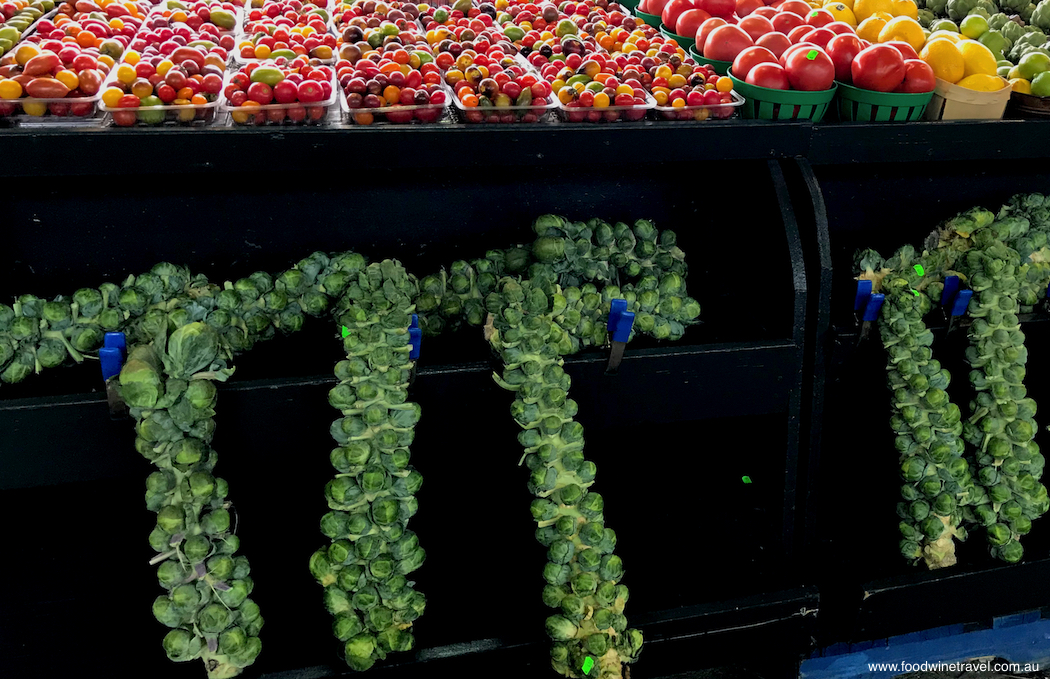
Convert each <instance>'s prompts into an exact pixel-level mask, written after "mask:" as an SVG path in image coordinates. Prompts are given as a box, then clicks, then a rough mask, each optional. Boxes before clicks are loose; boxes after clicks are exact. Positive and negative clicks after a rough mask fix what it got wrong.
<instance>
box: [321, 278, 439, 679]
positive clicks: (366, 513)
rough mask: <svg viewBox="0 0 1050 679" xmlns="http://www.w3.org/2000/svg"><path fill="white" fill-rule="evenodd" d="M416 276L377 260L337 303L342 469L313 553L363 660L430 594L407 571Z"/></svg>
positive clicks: (416, 411)
mask: <svg viewBox="0 0 1050 679" xmlns="http://www.w3.org/2000/svg"><path fill="white" fill-rule="evenodd" d="M418 294H419V285H418V283H417V282H416V280H415V279H414V278H412V277H410V276H408V275H407V274H406V273H405V270H404V269H403V268H402V267H401V265H400V264H398V263H397V262H394V261H391V260H387V261H384V262H381V263H378V262H377V263H373V264H371V265H369V266H368V267H367V268H365V269H363V270H361V271H360V272H359V274H358V275H356V276H353V277H352V278H351V281H350V282H349V284H348V285H347V287H346V290H345V293H344V295H343V297H342V298H341V299H340V300H339V302H338V305H337V306H336V309H335V315H336V319H337V321H338V322H339V324H340V326H341V327H342V328H343V329H344V330H343V332H344V333H345V336H344V337H343V348H344V349H345V350H346V360H343V361H340V362H339V363H338V364H337V365H336V368H335V372H336V376H337V377H338V378H339V384H338V385H337V386H336V387H335V388H333V389H332V390H331V391H330V392H329V395H328V400H329V403H330V404H331V405H332V406H333V407H334V408H336V409H337V410H340V411H341V412H342V417H340V418H339V419H337V420H336V421H335V422H333V423H332V427H331V433H332V437H333V438H334V439H335V441H336V443H337V444H338V447H336V448H335V449H334V450H333V451H332V453H331V457H330V459H331V462H332V466H333V467H335V469H336V471H337V472H338V474H337V475H336V477H335V478H334V479H333V480H332V481H330V482H329V483H328V485H327V486H326V487H325V497H326V499H327V501H328V506H329V508H330V509H331V511H330V512H328V513H327V514H325V515H324V517H323V518H322V519H321V532H322V533H324V534H325V535H326V536H327V537H328V538H329V539H330V540H331V541H332V542H331V544H330V545H328V546H327V547H325V548H322V549H320V550H318V551H317V552H315V553H314V554H313V556H312V557H311V558H310V572H311V573H312V574H313V576H314V577H315V578H316V579H317V581H318V582H319V583H320V584H321V586H322V587H324V602H325V606H326V608H327V609H328V611H329V613H331V614H332V615H333V616H334V621H333V624H332V631H333V633H334V635H335V636H336V638H337V639H339V641H340V642H342V643H343V644H344V655H345V659H346V662H347V664H348V665H349V666H350V667H351V668H352V669H354V670H359V671H360V670H366V669H368V668H370V667H371V666H372V665H373V664H375V662H376V661H377V660H381V659H383V658H385V657H386V655H387V654H388V653H392V652H395V651H408V650H411V648H412V647H413V645H414V643H415V640H414V637H413V635H412V634H411V632H410V631H409V630H410V629H411V627H412V624H413V622H414V621H415V620H416V618H418V617H419V616H420V615H422V613H423V610H424V608H425V606H426V599H425V598H424V596H423V595H422V594H421V593H420V592H417V591H416V590H415V589H414V588H413V585H414V583H413V582H412V581H410V580H408V579H407V578H406V576H407V575H409V574H410V573H412V572H413V571H415V570H416V569H417V568H419V567H420V566H421V565H422V564H423V561H424V559H425V558H426V552H424V551H423V548H422V547H420V546H419V540H418V538H417V537H416V535H415V534H414V533H412V532H411V531H409V530H408V519H409V518H410V517H411V516H412V515H413V514H415V512H416V508H417V503H416V499H415V497H414V495H415V493H416V492H417V491H418V490H419V488H420V486H421V484H422V482H423V478H422V476H421V475H420V474H419V472H417V471H416V470H415V469H414V468H413V467H412V466H410V465H409V464H408V463H409V446H410V445H411V443H412V439H413V436H414V432H415V424H416V422H418V421H419V416H420V408H419V406H418V405H417V404H415V403H410V402H408V400H407V397H408V383H409V379H410V372H411V367H412V365H411V362H410V361H409V357H408V356H409V351H410V349H411V346H410V344H409V331H408V327H409V322H410V316H411V313H412V311H413V310H414V306H413V299H414V298H415V297H416V296H417V295H418Z"/></svg>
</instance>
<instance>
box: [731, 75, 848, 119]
mask: <svg viewBox="0 0 1050 679" xmlns="http://www.w3.org/2000/svg"><path fill="white" fill-rule="evenodd" d="M729 77H730V78H732V79H733V89H734V90H736V91H737V92H739V93H740V94H741V95H742V96H743V97H744V106H743V107H742V108H741V111H740V112H741V114H742V115H743V116H744V117H745V118H757V119H759V120H812V121H813V122H815V123H819V122H820V119H821V118H823V117H824V114H825V113H827V111H828V107H829V106H830V105H831V100H832V99H834V98H835V90H836V89H837V87H836V86H835V85H832V87H831V89H830V90H822V91H820V92H800V91H798V90H774V89H770V88H768V87H758V86H756V85H749V84H747V83H746V82H744V81H743V80H740V79H739V78H737V77H736V76H734V75H733V74H732V73H730V74H729Z"/></svg>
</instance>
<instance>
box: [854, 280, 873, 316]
mask: <svg viewBox="0 0 1050 679" xmlns="http://www.w3.org/2000/svg"><path fill="white" fill-rule="evenodd" d="M869 299H871V281H867V280H865V281H857V296H856V297H854V298H853V310H854V311H860V310H861V309H863V308H864V307H865V306H867V304H868V300H869Z"/></svg>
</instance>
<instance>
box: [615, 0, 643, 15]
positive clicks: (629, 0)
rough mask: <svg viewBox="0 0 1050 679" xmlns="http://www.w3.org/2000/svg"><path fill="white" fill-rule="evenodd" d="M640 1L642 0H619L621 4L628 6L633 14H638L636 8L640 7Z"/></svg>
mask: <svg viewBox="0 0 1050 679" xmlns="http://www.w3.org/2000/svg"><path fill="white" fill-rule="evenodd" d="M639 2H641V0H619V4H620V6H621V7H624V8H626V9H627V10H628V11H630V12H631V14H637V12H636V11H635V9H636V8H637V7H638V3H639Z"/></svg>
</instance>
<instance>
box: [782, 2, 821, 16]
mask: <svg viewBox="0 0 1050 679" xmlns="http://www.w3.org/2000/svg"><path fill="white" fill-rule="evenodd" d="M780 11H781V12H791V13H792V14H797V15H799V16H800V17H803V18H804V17H806V16H808V15H809V13H810V12H812V11H813V8H812V7H810V6H809V3H808V2H804V1H803V0H787V2H785V3H784V4H783V5H781V6H780Z"/></svg>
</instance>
